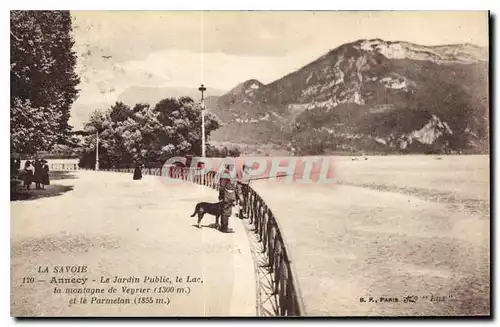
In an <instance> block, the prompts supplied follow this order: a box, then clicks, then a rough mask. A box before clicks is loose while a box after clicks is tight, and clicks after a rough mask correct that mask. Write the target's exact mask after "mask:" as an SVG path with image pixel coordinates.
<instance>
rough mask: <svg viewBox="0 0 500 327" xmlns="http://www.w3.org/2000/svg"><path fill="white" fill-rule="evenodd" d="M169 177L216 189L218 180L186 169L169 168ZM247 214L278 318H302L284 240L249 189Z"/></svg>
mask: <svg viewBox="0 0 500 327" xmlns="http://www.w3.org/2000/svg"><path fill="white" fill-rule="evenodd" d="M169 176H170V177H172V178H180V179H184V180H187V181H191V182H194V183H197V184H201V185H205V186H208V187H211V188H213V189H216V190H218V188H219V184H218V178H217V174H216V173H215V172H209V173H206V174H203V175H201V174H195V173H193V170H190V169H189V168H177V167H172V168H171V170H170V174H169ZM246 203H247V206H246V208H245V209H246V210H245V211H246V212H245V214H246V215H247V217H248V218H249V220H250V221H249V222H250V224H252V225H253V226H254V227H255V228H254V230H253V232H254V233H255V234H257V237H258V240H259V242H262V245H263V250H262V252H263V253H265V254H266V255H267V258H268V262H267V265H266V266H265V268H266V269H267V270H268V271H269V272H270V273H271V276H272V279H273V287H274V290H273V295H274V296H276V299H277V304H278V312H276V314H277V315H279V316H301V315H305V311H304V304H303V302H302V296H301V294H300V289H299V287H298V283H297V280H296V277H295V276H297V274H296V273H295V268H294V265H293V262H292V260H291V257H290V251H289V250H288V248H287V245H286V241H285V237H284V235H283V233H282V229H281V228H280V225H279V223H278V220H277V219H276V217H275V216H274V214H273V212H272V211H271V209H270V208H269V207H268V206H267V204H266V203H265V201H264V200H263V199H262V198H261V197H260V195H259V194H258V193H257V192H256V191H255V190H254V189H252V188H251V187H249V190H248V194H247V199H246Z"/></svg>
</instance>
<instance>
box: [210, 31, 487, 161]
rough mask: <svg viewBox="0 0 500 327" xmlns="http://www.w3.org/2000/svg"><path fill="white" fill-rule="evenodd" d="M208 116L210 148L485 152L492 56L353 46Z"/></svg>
mask: <svg viewBox="0 0 500 327" xmlns="http://www.w3.org/2000/svg"><path fill="white" fill-rule="evenodd" d="M207 107H208V108H209V109H210V110H211V111H212V112H214V113H215V114H216V115H217V116H218V117H219V119H221V120H222V122H223V123H224V126H223V127H222V128H221V129H220V130H218V131H216V132H214V133H213V135H212V139H213V140H215V141H220V142H224V141H226V142H227V141H230V142H235V143H247V144H259V143H269V144H275V145H279V146H280V147H283V148H288V149H291V148H295V150H296V151H298V152H299V153H302V154H312V153H323V152H329V151H347V152H360V151H361V152H371V153H373V152H382V153H394V152H403V153H404V152H417V153H428V152H438V153H456V152H463V151H467V152H487V151H488V137H489V135H488V108H489V98H488V53H487V50H486V49H484V48H480V47H477V46H474V45H470V44H460V45H443V46H432V47H429V46H421V45H416V44H412V43H408V42H385V41H383V40H379V39H376V40H359V41H356V42H353V43H348V44H344V45H342V46H340V47H338V48H336V49H333V50H332V51H330V52H328V53H327V54H325V55H324V56H322V57H320V58H318V59H317V60H315V61H313V62H311V63H310V64H308V65H306V66H305V67H302V68H301V69H299V70H297V71H295V72H292V73H290V74H289V75H287V76H284V77H283V78H281V79H279V80H277V81H274V82H272V83H270V84H268V85H264V84H262V83H261V82H259V81H258V80H249V81H246V82H244V83H242V84H240V85H238V86H236V87H235V88H233V89H232V90H230V91H229V92H228V93H226V94H224V95H223V96H221V97H219V98H217V99H212V101H211V102H210V104H207Z"/></svg>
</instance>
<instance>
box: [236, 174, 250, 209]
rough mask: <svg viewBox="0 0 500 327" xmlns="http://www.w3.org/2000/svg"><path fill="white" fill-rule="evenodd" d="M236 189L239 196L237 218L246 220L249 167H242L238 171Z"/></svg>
mask: <svg viewBox="0 0 500 327" xmlns="http://www.w3.org/2000/svg"><path fill="white" fill-rule="evenodd" d="M237 177H238V189H239V194H240V210H239V214H238V216H239V217H240V218H241V219H242V218H246V212H247V205H248V190H249V184H250V167H249V166H247V165H245V164H244V165H243V168H242V169H241V170H240V171H238V175H237Z"/></svg>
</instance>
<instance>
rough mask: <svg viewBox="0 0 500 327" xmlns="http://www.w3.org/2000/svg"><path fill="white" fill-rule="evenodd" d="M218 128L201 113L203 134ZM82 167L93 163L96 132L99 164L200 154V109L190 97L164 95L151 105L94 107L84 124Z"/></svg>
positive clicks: (160, 160) (157, 163) (157, 161)
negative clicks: (105, 108) (203, 122)
mask: <svg viewBox="0 0 500 327" xmlns="http://www.w3.org/2000/svg"><path fill="white" fill-rule="evenodd" d="M217 128H219V123H218V121H217V120H216V119H215V117H213V116H212V115H210V114H207V115H206V116H205V136H206V138H207V140H208V138H209V136H210V133H211V132H212V131H214V130H215V129H217ZM84 130H85V131H86V132H87V136H86V137H85V139H84V141H83V147H84V150H83V154H82V156H81V158H80V164H81V166H82V167H88V168H92V167H94V165H95V145H96V141H97V132H99V165H100V167H102V168H109V167H131V166H133V165H135V164H137V163H141V164H145V165H147V166H161V165H162V164H163V163H164V162H165V160H167V159H168V158H169V157H172V156H185V155H188V154H191V155H195V156H200V155H201V115H200V109H199V108H198V107H197V106H196V105H195V103H194V101H193V100H192V99H191V98H187V97H182V98H179V99H175V98H166V99H163V100H161V101H160V102H158V103H157V104H156V105H155V106H154V107H151V106H150V105H148V104H143V103H140V104H136V105H135V106H133V107H129V106H127V105H126V104H124V103H122V102H117V103H115V104H114V105H113V106H111V108H109V109H108V110H107V111H106V112H103V111H95V112H94V113H93V114H92V116H91V117H90V119H89V121H88V122H87V123H86V124H85V127H84Z"/></svg>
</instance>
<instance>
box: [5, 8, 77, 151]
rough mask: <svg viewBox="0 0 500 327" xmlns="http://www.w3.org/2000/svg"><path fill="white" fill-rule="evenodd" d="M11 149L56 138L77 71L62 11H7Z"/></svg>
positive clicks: (34, 147)
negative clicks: (9, 53)
mask: <svg viewBox="0 0 500 327" xmlns="http://www.w3.org/2000/svg"><path fill="white" fill-rule="evenodd" d="M10 24H11V30H10V41H11V45H10V51H11V57H10V61H11V62H10V82H11V90H10V91H11V101H10V107H11V150H12V152H17V153H34V152H36V151H40V150H49V149H50V148H51V147H52V146H53V145H54V144H55V143H56V142H59V143H62V142H64V140H66V138H67V136H68V135H69V133H70V131H71V127H70V126H69V125H68V119H69V116H70V113H69V110H70V107H71V105H72V103H73V102H74V100H75V99H76V96H77V94H78V90H77V89H76V86H77V85H78V84H79V82H80V81H79V77H78V76H77V74H76V73H75V66H76V54H75V53H74V52H73V51H72V47H73V43H74V42H73V39H72V36H71V30H72V26H71V16H70V14H69V12H68V11H11V15H10Z"/></svg>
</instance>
